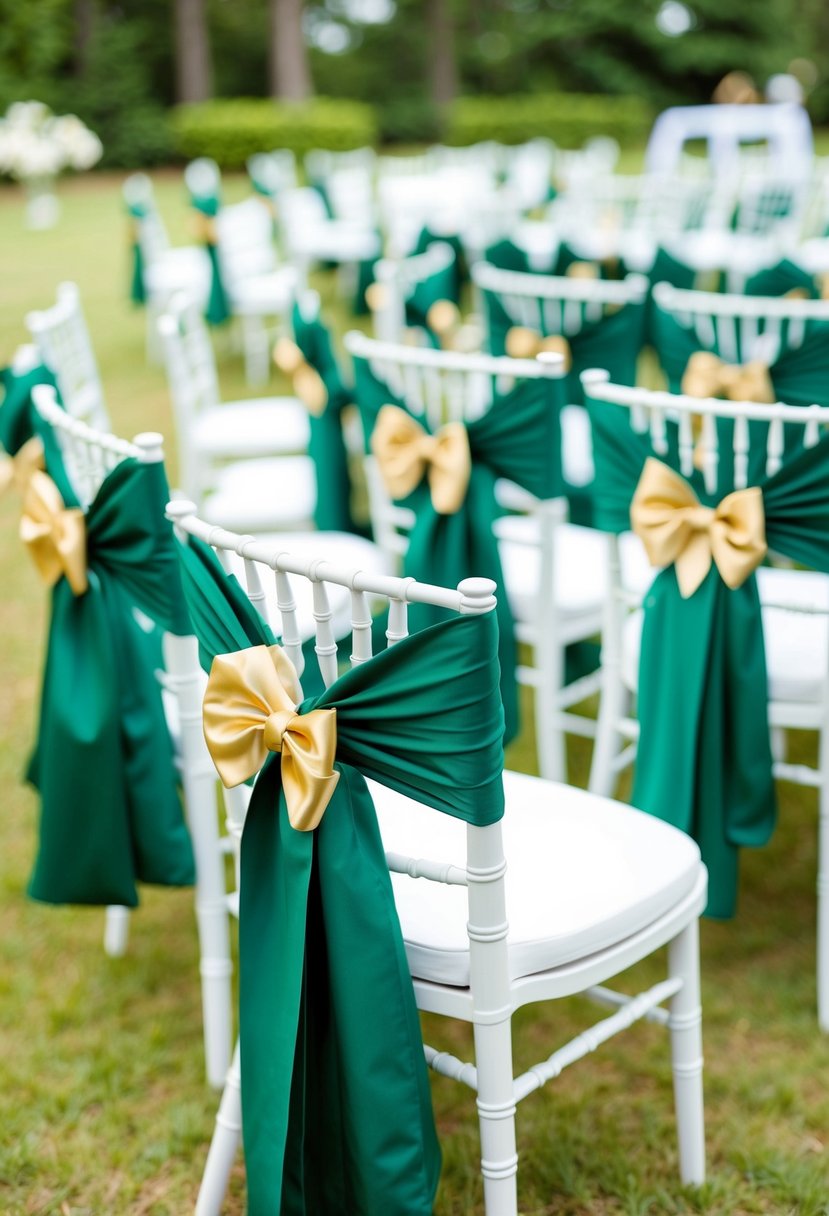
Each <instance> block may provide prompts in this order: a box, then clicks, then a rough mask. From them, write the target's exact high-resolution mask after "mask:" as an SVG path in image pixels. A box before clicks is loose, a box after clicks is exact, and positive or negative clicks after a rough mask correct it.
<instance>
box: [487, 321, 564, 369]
mask: <svg viewBox="0 0 829 1216" xmlns="http://www.w3.org/2000/svg"><path fill="white" fill-rule="evenodd" d="M504 349H505V350H506V352H507V354H508V355H509V357H510V358H511V359H534V358H535V357H536V355H539V354H541V352H542V351H550V352H551V353H552V354H554V355H561V356H562V358H563V359H564V370H565V372H569V370H570V368H571V367H572V366H573V355H572V352H571V350H570V343H569V342H568V341H567V339H566V338H565V337H563V335H561V334H550V336H549V337H547V338H544V337H542V336H541V334H539V333H537V332H536V331H535V330H534V329H528V328H527V326H525V325H513V327H512V328H511V329H509V330H507V337H506V342H505V344H504Z"/></svg>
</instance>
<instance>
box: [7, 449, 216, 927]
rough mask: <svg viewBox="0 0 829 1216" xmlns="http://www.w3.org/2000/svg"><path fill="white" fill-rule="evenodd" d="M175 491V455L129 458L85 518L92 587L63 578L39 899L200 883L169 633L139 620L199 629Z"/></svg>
mask: <svg viewBox="0 0 829 1216" xmlns="http://www.w3.org/2000/svg"><path fill="white" fill-rule="evenodd" d="M41 437H42V438H43V441H44V447H45V452H46V467H47V472H48V474H49V477H50V478H51V479H52V482H53V483H54V485H55V486H56V487H57V490H58V492H59V494H60V497H61V498H62V500H63V504H64V506H65V507H66V508H69V509H70V510H71V509H72V508H76V507H77V505H78V504H77V499H76V497H75V495H74V492H73V490H72V486H71V484H70V482H69V480H68V478H67V477H66V475H65V472H64V471H63V468H62V464H61V461H60V457H59V455H58V453H57V450H56V444H55V441H54V438H53V437H52V433H51V431H50V430H49V428H46V427H43V428H42V436H41ZM40 476H45V475H43V474H41V475H40ZM47 480H48V479H47ZM168 498H169V489H168V487H167V482H166V478H165V475H164V468H163V466H162V465H161V464H143V463H140V462H138V461H136V460H134V459H132V458H129V459H127V460H124V461H122V462H121V463H120V464H119V465H117V466H116V468H115V469H113V470H112V472H110V473H109V474H108V476H107V477H106V478H105V479H104V481H103V483H102V484H101V486H100V489H99V490H98V493H97V494H96V495H95V498H94V500H93V501H92V503H91V504H90V506H89V508H88V510H87V511H86V512H85V514H84V516H83V526H84V530H85V546H86V578H87V581H88V585H87V588H86V590H85V591H84V592H83V593H82V594H75V593H74V592H73V589H72V587H71V586H70V584H69V581H68V579H67V577H65V576H63V575H61V576H60V577H58V579H57V581H56V582H55V584H54V586H53V590H52V606H51V619H50V623H49V637H48V646H47V655H46V664H45V670H44V674H43V685H42V691H41V705H40V724H39V729H38V738H37V743H36V746H35V751H34V755H33V757H32V761H31V764H30V769H29V774H28V775H29V779H30V780H31V781H32V783H33V784H34V785H35V787H36V788H37V789H38V791H39V793H40V798H41V820H40V844H39V850H38V856H37V860H36V863H35V867H34V871H33V874H32V877H31V880H30V884H29V894H30V895H31V896H32V897H33V898H35V899H38V900H44V901H46V902H48V903H76V904H124V905H126V906H128V907H133V906H135V905H137V903H138V895H137V891H136V883H137V882H148V883H159V884H164V885H172V886H180V885H189V884H191V883H192V882H193V881H194V877H195V874H194V866H193V854H192V848H191V844H190V837H189V834H188V832H187V828H186V826H185V823H184V818H183V815H182V808H181V804H180V802H179V797H178V791H177V778H176V772H175V767H174V763H173V753H172V744H171V741H170V737H169V733H168V730H167V725H166V721H165V717H164V710H163V707H162V702H161V692H160V687H159V684H158V680H157V678H156V674H155V669H156V668H158V667H160V666H161V655H160V645H159V638H158V636H157V635H156V634H153V633H147V632H145V630H144V629H143V628H142V627H141V626H140V625H139V624H138V623H137V621H136V619H135V615H134V609H135V608H139V609H141V610H142V611H143V612H144V613H146V614H147V615H148V616H149V617H150V618H151V619H152V620H153V621H154V622H156V624H157V625H158V626H159V627H160V628H162V629H166V630H169V631H171V632H174V633H189V632H190V624H189V620H188V617H187V612H186V607H185V604H184V599H183V594H182V590H181V580H180V575H179V568H178V560H177V557H176V551H175V545H174V540H173V535H172V529H171V527H170V525H169V524H168V523H167V521H166V520H165V518H164V505H165V503H166V502H167V499H168ZM26 503H27V499H24V513H25V511H26V509H27V508H26Z"/></svg>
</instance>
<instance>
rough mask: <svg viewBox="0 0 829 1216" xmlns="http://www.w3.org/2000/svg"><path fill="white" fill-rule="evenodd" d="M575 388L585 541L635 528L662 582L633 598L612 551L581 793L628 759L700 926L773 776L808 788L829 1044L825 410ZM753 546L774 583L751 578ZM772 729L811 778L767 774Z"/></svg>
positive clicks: (781, 757)
mask: <svg viewBox="0 0 829 1216" xmlns="http://www.w3.org/2000/svg"><path fill="white" fill-rule="evenodd" d="M583 380H584V388H585V395H586V398H587V402H588V408H589V410H590V414H591V421H592V424H593V432H594V450H595V454H596V463H597V482H596V485H597V501H596V512H597V526H599V527H603V528H606V529H607V530H608V532H610V533H613V534H621V533H625V532H627V531H628V530H629V529H630V528H631V526H633V529H634V531H636V532H637V533H638V534H639V535H640V536H641V537H642V539H643V542H644V544H645V547H646V549H647V551H648V555H649V557H650V560H651V562H652V564H653V565H654V566H657V567H667V568H666V569H663V570H662V571H661V573H659V574H657V575H656V577H655V580H654V581H653V582H652V584H651V586H650V588H649V589H648V590H647V591H646V593H645V594H644V595H638V596H637V595H632V594H631V591H630V588H627V589H625V588H623V587H622V586H621V580H620V577H619V566H618V557H617V556H616V555H615V543H611V549H610V554H611V574H610V580H611V587H612V592H611V595H610V596H609V598H608V601H607V619H606V623H605V626H604V631H603V635H602V640H603V645H602V693H601V701H600V708H599V719H598V733H597V736H596V744H595V748H594V756H593V767H592V771H591V778H590V788H591V790H593V791H594V792H596V793H600V794H610V793H612V791H613V788H614V785H615V781H616V777H617V776H618V774H619V772H621V771H622V770H623V769H624V768H626V767H627V766H628V765H630V764H631V763H632V761H633V760H634V758H635V757H636V756H637V755H638V758H639V759H638V763H637V768H636V776H635V782H634V788H633V794H632V801H633V802H634V803H635V805H637V806H640V807H642V808H643V809H644V810H647V811H650V812H651V813H653V814H656V815H658V816H660V818H663V819H666V820H668V821H669V822H673V823H675V824H676V825H677V826H680V827H682V828H683V829H684V830H686V831H689V832H691V833H692V834H693V835H694V836H695V838H696V839H697V840H698V841H699V842H700V844H701V846H702V852H703V857H704V859H705V861H706V864H707V865H708V867H709V870H710V873H711V884H710V901H709V905H708V912H709V914H710V915H714V916H720V917H727V916H731V915H733V912H734V908H735V904H736V894H737V875H738V869H737V867H738V853H739V848H740V846H750V847H758V846H761V845H763V844H765V843H766V842H767V841H768V839H769V836H770V835H771V832H772V830H773V827H774V817H775V811H774V792H773V786H772V775H774V777H776V778H779V779H781V780H784V781H794V782H796V783H797V784H801V785H805V786H807V787H812V788H815V789H817V791H818V803H819V828H818V947H817V949H818V963H817V965H818V1016H819V1021H820V1025H821V1027H822V1028H823V1029H824V1030H825V1029H829V900H827V891H829V875H828V874H827V867H829V751H828V750H827V749H829V732H827V729H826V725H827V722H828V721H829V674H828V673H829V578H827V573H829V541H827V537H829V526H827V523H828V522H829V520H828V518H827V515H828V513H829V508H827V491H826V486H827V476H826V470H827V468H829V449H828V448H827V444H829V432H827V431H826V430H825V427H826V424H827V422H829V408H827V407H826V406H817V405H807V406H790V405H783V404H780V403H771V404H769V403H765V402H764V403H762V404H758V403H757V402H751V401H745V400H736V401H735V400H729V401H720V400H716V399H713V398H711V397H708V398H697V397H689V396H687V395H676V394H671V393H665V392H653V391H649V390H646V389H642V388H631V387H630V386H621V385H615V384H613V383H611V382H610V381H609V379H608V377H607V374H606V373H605V372H601V371H590V372H585V373H584V375H583ZM700 503H702V504H703V505H700ZM717 504H718V505H717ZM672 511H673V512H675V515H674V516H673V520H674V521H675V522H673V521H672V520H671V518H670V514H671V512H672ZM663 517H664V518H663ZM649 529H650V530H651V533H650V535H649V532H648V530H649ZM660 529H661V537H663V538H664V543H662V542H661V541H660ZM709 529H710V541H709V540H706V539H705V536H706V533H707V532H708V530H709ZM767 547H768V556H769V557H770V558H772V559H774V558H775V557H777V559H778V561H779V559H780V558H782V559H784V560H783V563H782V566H781V568H775V566H774V565H771V566H768V565H766V564H765V563H764V559H765V558H766V554H767ZM738 551H739V554H740V556H739V558H738V557H737V553H738ZM706 554H710V555H711V556H713V561H714V564H715V567H716V568H715V569H713V570H711V569H710V566H711V556H706ZM735 559H736V560H735ZM785 559H793V560H794V561H797V562H798V563H802V564H803V565H806V566H810V567H812V568H813V570H811V571H810V570H802V569H801V570H797V569H791V568H789V567H790V564H791V563H790V561H789V562H788V563H787V562H786V560H785ZM761 563H763V564H761ZM754 570H756V578H755V577H754V576H753V574H752V572H753V571H754ZM814 571H818V572H821V573H815V572H814ZM700 579H701V581H700ZM634 696H635V697H637V699H638V722H637V721H636V718H635V717H634V716H632V715H631V713H630V702H631V699H632V698H633V697H634ZM770 727H771V728H773V729H774V730H776V731H784V730H811V731H816V732H817V733H818V762H817V765H816V766H815V767H813V766H811V765H806V764H802V763H797V764H793V763H789V762H787V761H786V759H785V747H783V748H782V749H781V748H775V751H776V753H777V754H776V755H775V758H774V762H773V761H772V745H771V742H770V738H769V728H770Z"/></svg>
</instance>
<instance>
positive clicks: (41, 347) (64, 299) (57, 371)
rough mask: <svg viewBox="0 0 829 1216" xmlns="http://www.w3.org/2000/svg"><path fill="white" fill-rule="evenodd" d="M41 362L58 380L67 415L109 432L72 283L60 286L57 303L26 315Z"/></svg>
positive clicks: (98, 380) (84, 323)
mask: <svg viewBox="0 0 829 1216" xmlns="http://www.w3.org/2000/svg"><path fill="white" fill-rule="evenodd" d="M26 328H27V329H28V330H29V333H30V334H31V335H32V341H33V342H34V344H35V346H36V347H37V350H38V354H39V355H40V358H41V361H42V362H43V363H44V364H45V365H46V366H47V367H48V368H49V370H50V371H51V372H53V373H54V375H55V377H56V378H57V383H58V391H59V392H60V395H61V400H62V401H63V403H64V405H65V407H66V411H67V413H69V414H71V415H72V416H73V417H74V418H80V419H81V420H82V421H84V422H88V423H89V424H90V425H92V426H96V427H99V428H101V429H102V430H108V429H109V416H108V414H107V410H106V405H105V404H104V390H103V388H102V386H101V378H100V376H99V374H98V364H97V363H96V361H95V354H94V351H93V349H92V342H91V341H90V337H89V330H88V329H87V326H86V319H85V318H84V315H83V309H82V308H81V297H80V292H79V291H78V288H77V285H76V284H75V283H61V284H60V286H59V287H58V290H57V302H56V303H55V304H53V305H52V307H51V308H46V309H44V310H43V311H41V312H30V313H28V314H27V316H26Z"/></svg>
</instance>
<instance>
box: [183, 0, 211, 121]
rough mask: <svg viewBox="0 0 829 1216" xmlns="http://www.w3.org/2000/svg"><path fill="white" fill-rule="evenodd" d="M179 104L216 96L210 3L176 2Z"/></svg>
mask: <svg viewBox="0 0 829 1216" xmlns="http://www.w3.org/2000/svg"><path fill="white" fill-rule="evenodd" d="M174 8H175V27H176V100H177V101H207V100H208V98H209V97H211V96H212V93H213V80H212V76H213V73H212V70H211V65H210V38H209V35H208V32H207V4H206V0H175V5H174Z"/></svg>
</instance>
